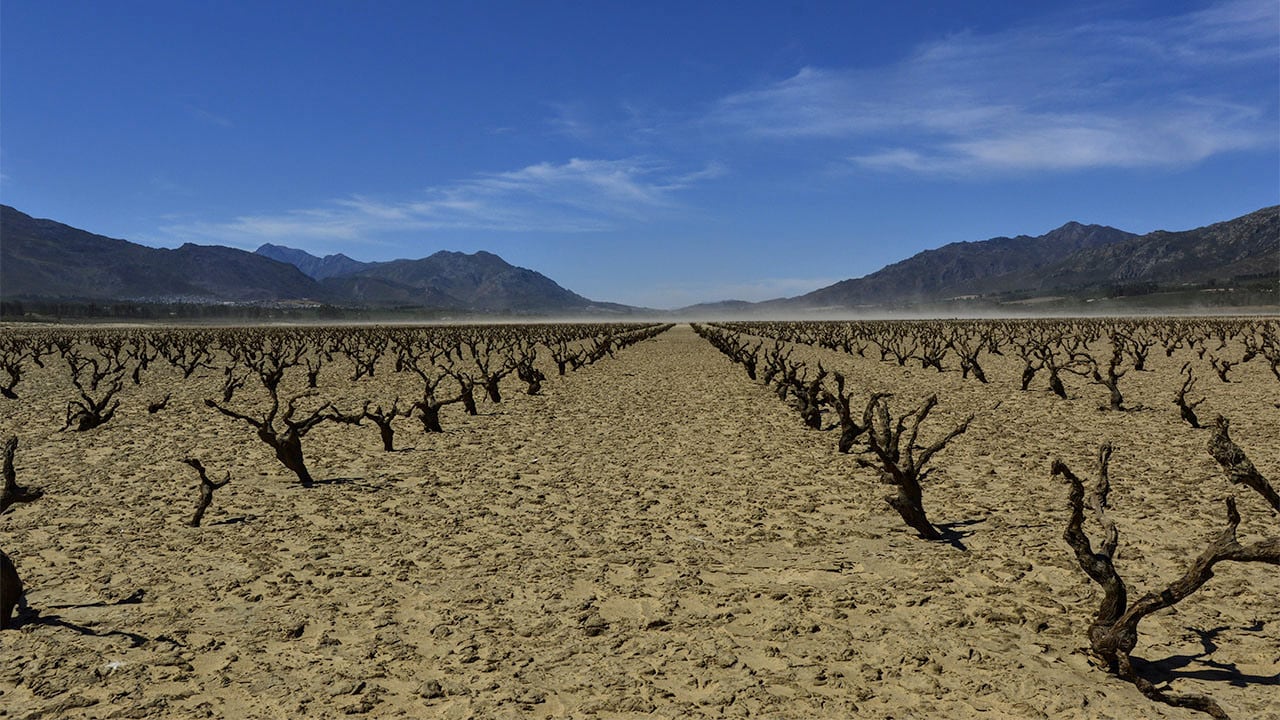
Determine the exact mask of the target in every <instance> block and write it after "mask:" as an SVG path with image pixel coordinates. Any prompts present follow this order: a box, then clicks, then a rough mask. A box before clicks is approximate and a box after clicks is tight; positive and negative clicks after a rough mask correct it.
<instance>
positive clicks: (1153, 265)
mask: <svg viewBox="0 0 1280 720" xmlns="http://www.w3.org/2000/svg"><path fill="white" fill-rule="evenodd" d="M1044 270H1045V271H1044V272H1043V273H1041V274H1040V277H1038V278H1035V279H1036V280H1039V282H1040V287H1043V288H1048V289H1056V288H1071V287H1102V286H1107V285H1124V284H1133V283H1161V284H1173V283H1204V282H1209V281H1215V282H1217V283H1220V284H1227V283H1230V282H1231V281H1232V280H1233V279H1235V278H1240V277H1257V276H1267V275H1270V276H1276V277H1277V278H1278V280H1280V206H1273V207H1269V208H1263V209H1261V210H1258V211H1257V212H1253V213H1250V214H1248V215H1245V216H1243V217H1239V218H1236V219H1235V220H1228V221H1226V222H1220V223H1215V224H1213V225H1208V226H1206V227H1202V228H1196V229H1194V230H1184V231H1181V232H1167V231H1164V230H1157V231H1156V232H1153V233H1149V234H1147V235H1143V236H1141V237H1136V238H1132V239H1130V240H1127V241H1125V242H1122V243H1118V244H1115V245H1109V246H1106V247H1096V248H1088V249H1084V250H1081V251H1079V252H1076V253H1073V254H1071V255H1069V256H1067V257H1066V258H1064V259H1062V260H1061V261H1059V262H1057V263H1054V264H1053V265H1050V266H1049V267H1046V268H1045V269H1044ZM1029 280H1030V279H1029ZM1024 284H1027V285H1031V284H1032V283H1031V282H1026V283H1024Z"/></svg>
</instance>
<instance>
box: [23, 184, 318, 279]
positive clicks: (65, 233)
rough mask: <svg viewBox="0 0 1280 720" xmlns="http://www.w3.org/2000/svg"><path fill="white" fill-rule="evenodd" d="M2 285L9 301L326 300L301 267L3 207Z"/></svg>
mask: <svg viewBox="0 0 1280 720" xmlns="http://www.w3.org/2000/svg"><path fill="white" fill-rule="evenodd" d="M0 290H2V291H3V294H4V297H6V298H10V299H15V298H16V299H23V298H42V299H64V300H135V301H165V302H172V301H184V302H209V301H238V302H267V301H281V300H321V299H323V290H322V288H320V287H319V286H318V285H317V284H316V283H315V281H313V280H311V279H310V278H308V277H307V276H306V275H303V274H302V273H301V272H300V271H299V270H298V269H297V268H295V267H293V266H292V265H288V264H285V263H281V262H276V261H275V260H271V259H268V258H265V257H261V256H258V255H253V254H252V253H247V252H244V251H243V250H235V249H233V248H226V247H218V246H203V245H191V244H187V245H183V246H182V247H180V248H177V249H173V250H164V249H156V248H149V247H146V246H143V245H138V244H136V243H131V242H129V241H127V240H117V239H114V238H108V237H103V236H101V235H95V234H93V233H90V232H86V231H84V230H79V229H76V228H73V227H70V226H68V225H63V224H62V223H59V222H54V221H52V220H39V219H36V218H33V217H31V216H29V215H26V214H25V213H22V212H19V211H18V210H15V209H13V208H11V207H8V206H3V205H0Z"/></svg>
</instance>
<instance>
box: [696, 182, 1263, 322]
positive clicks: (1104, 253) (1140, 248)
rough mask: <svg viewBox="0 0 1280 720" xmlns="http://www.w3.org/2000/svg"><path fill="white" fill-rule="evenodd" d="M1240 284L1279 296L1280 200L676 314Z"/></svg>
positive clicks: (1030, 242) (916, 261)
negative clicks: (1198, 221) (1205, 220)
mask: <svg viewBox="0 0 1280 720" xmlns="http://www.w3.org/2000/svg"><path fill="white" fill-rule="evenodd" d="M1238 284H1248V285H1252V286H1253V287H1261V288H1269V290H1270V292H1271V297H1272V298H1273V299H1272V300H1271V301H1270V302H1273V303H1274V302H1275V300H1274V297H1275V291H1276V290H1277V289H1280V206H1273V207H1268V208H1263V209H1261V210H1258V211H1256V212H1253V213H1250V214H1248V215H1245V216H1243V217H1239V218H1236V219H1234V220H1228V221H1225V222H1220V223H1215V224H1213V225H1209V226H1206V227H1201V228H1196V229H1193V230H1184V231H1180V232H1168V231H1163V230H1160V231H1156V232H1152V233H1148V234H1146V235H1135V234H1133V233H1129V232H1124V231H1123V230H1117V229H1115V228H1112V227H1106V226H1103V225H1082V224H1080V223H1076V222H1069V223H1067V224H1065V225H1063V226H1062V227H1060V228H1057V229H1055V230H1051V231H1049V232H1047V233H1045V234H1044V235H1039V236H1035V237H1030V236H1026V235H1019V236H1017V237H1013V238H1009V237H997V238H991V239H990V240H981V241H977V242H958V243H951V244H948V245H944V246H942V247H940V248H937V249H934V250H925V251H924V252H920V253H917V254H915V255H912V256H911V257H909V258H907V259H905V260H902V261H900V262H896V263H893V264H892V265H888V266H886V267H884V268H882V269H880V270H877V271H876V272H873V273H871V274H869V275H866V276H863V277H860V278H853V279H849V280H842V281H840V282H838V283H835V284H833V285H828V286H827V287H824V288H819V289H817V290H814V291H813V292H810V293H807V294H805V295H800V296H797V297H791V298H779V299H777V300H767V301H764V302H759V303H743V302H740V301H726V302H721V303H706V304H702V305H695V306H692V307H690V308H684V309H682V310H680V311H677V312H680V313H685V314H694V315H699V316H712V315H715V314H717V313H723V314H725V315H732V316H735V317H751V316H761V317H763V316H771V317H778V316H795V315H797V314H809V313H814V312H824V311H826V312H831V311H842V310H855V309H857V310H866V309H895V310H902V309H910V308H919V307H921V306H932V307H941V306H947V307H953V308H955V307H963V306H965V305H966V304H968V305H970V306H972V305H982V306H985V307H988V308H990V307H999V306H1000V305H1002V304H1004V303H1009V302H1025V301H1027V300H1028V299H1034V298H1041V299H1043V298H1046V297H1049V296H1052V297H1059V298H1065V299H1068V300H1075V301H1079V302H1083V301H1086V300H1091V299H1094V298H1098V297H1104V298H1105V297H1110V296H1113V295H1116V294H1121V295H1123V294H1141V293H1156V292H1165V291H1175V290H1178V289H1180V288H1182V289H1184V290H1185V289H1186V288H1190V292H1194V291H1195V290H1196V289H1198V288H1228V287H1232V286H1234V285H1238Z"/></svg>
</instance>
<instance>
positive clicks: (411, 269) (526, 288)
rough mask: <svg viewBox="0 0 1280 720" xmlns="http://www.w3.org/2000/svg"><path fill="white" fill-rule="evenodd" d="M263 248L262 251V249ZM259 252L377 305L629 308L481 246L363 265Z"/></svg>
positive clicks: (275, 249)
mask: <svg viewBox="0 0 1280 720" xmlns="http://www.w3.org/2000/svg"><path fill="white" fill-rule="evenodd" d="M264 250H265V251H266V252H264ZM257 252H258V253H260V254H264V255H265V254H270V255H271V256H273V257H276V258H279V259H281V260H284V261H285V262H290V263H292V264H294V265H295V266H297V267H298V269H299V270H302V271H304V272H309V271H308V268H311V269H312V270H311V271H310V272H315V273H317V274H314V275H313V277H317V279H322V280H323V283H322V284H323V285H324V287H325V288H326V289H327V290H328V291H329V292H330V294H331V295H333V296H334V297H342V298H347V299H348V300H349V301H351V302H354V303H358V304H365V305H380V306H404V305H411V304H415V303H418V304H427V305H431V306H436V307H452V308H459V309H466V310H471V311H475V312H485V313H510V312H533V313H546V314H553V313H563V312H629V311H631V310H632V308H629V307H627V306H625V305H617V304H613V303H597V302H593V301H591V300H588V299H587V298H585V297H582V296H581V295H578V294H577V293H574V292H571V291H569V290H566V289H565V288H563V287H561V286H560V285H559V284H557V283H556V282H555V281H554V280H552V279H551V278H548V277H547V276H545V275H543V274H542V273H539V272H535V271H533V270H529V269H527V268H522V267H516V266H515V265H512V264H510V263H508V262H507V261H506V260H503V259H502V258H500V257H498V256H497V255H494V254H493V253H489V252H485V251H483V250H481V251H479V252H475V253H471V254H467V253H460V252H450V251H448V250H441V251H439V252H437V253H435V254H433V255H430V256H428V257H425V258H420V259H418V260H391V261H389V262H371V263H362V262H357V261H355V260H351V259H350V258H348V257H346V256H345V255H328V256H326V257H323V258H318V257H316V256H314V255H311V254H310V253H307V252H305V251H303V250H295V249H293V248H287V247H281V246H279V245H264V246H262V247H261V248H258V251H257Z"/></svg>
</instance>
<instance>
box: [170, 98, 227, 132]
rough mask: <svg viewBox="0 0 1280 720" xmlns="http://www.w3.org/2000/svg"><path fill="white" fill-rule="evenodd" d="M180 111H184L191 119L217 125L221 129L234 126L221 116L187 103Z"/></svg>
mask: <svg viewBox="0 0 1280 720" xmlns="http://www.w3.org/2000/svg"><path fill="white" fill-rule="evenodd" d="M182 109H183V110H185V111H186V112H187V114H188V115H190V116H191V117H193V118H195V119H197V120H199V121H201V122H204V123H208V124H210V125H217V126H218V127H223V128H229V127H232V126H234V125H235V123H233V122H231V120H230V119H229V118H227V117H225V116H223V115H219V114H217V113H215V112H213V111H211V110H209V109H207V108H205V107H202V106H200V105H195V104H192V103H187V104H186V105H183V106H182Z"/></svg>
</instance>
